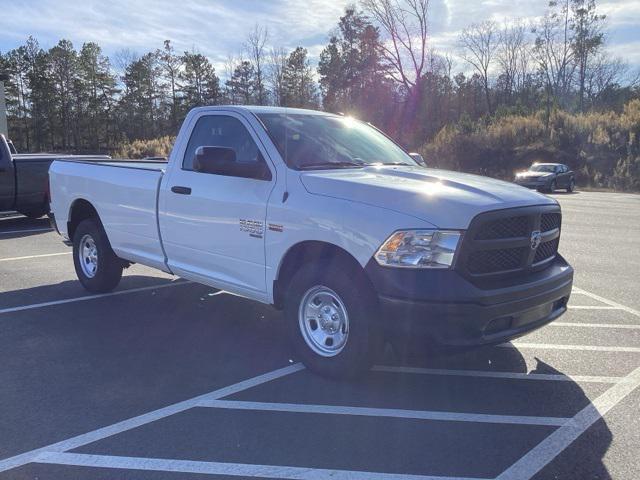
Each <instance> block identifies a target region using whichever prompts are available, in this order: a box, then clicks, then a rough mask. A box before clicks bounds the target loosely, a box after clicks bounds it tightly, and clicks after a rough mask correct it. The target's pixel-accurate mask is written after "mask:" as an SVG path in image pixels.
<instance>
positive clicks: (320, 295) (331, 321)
mask: <svg viewBox="0 0 640 480" xmlns="http://www.w3.org/2000/svg"><path fill="white" fill-rule="evenodd" d="M298 322H299V325H300V332H301V333H302V337H303V338H304V341H305V342H306V344H307V345H308V346H309V348H311V350H313V351H314V352H315V353H317V354H318V355H321V356H323V357H334V356H336V355H338V354H339V353H340V352H341V351H342V350H344V347H345V346H346V344H347V339H348V338H349V315H348V314H347V308H346V307H345V305H344V302H343V301H342V299H341V298H340V296H339V295H338V294H337V293H336V292H334V291H333V290H331V289H330V288H329V287H325V286H323V285H317V286H315V287H312V288H310V289H309V290H307V292H306V293H305V294H304V295H303V297H302V301H301V302H300V308H299V311H298Z"/></svg>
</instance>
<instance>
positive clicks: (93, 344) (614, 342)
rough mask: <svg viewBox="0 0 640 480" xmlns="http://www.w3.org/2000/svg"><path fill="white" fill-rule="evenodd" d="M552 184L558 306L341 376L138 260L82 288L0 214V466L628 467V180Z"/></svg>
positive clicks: (637, 470)
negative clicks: (521, 327) (565, 263)
mask: <svg viewBox="0 0 640 480" xmlns="http://www.w3.org/2000/svg"><path fill="white" fill-rule="evenodd" d="M555 197H556V198H557V199H558V200H559V201H560V203H561V205H562V207H563V213H564V220H563V237H562V241H561V245H560V250H561V252H562V253H563V254H564V256H565V257H566V258H567V259H568V260H569V262H570V263H572V264H573V266H574V267H575V269H576V278H575V289H574V292H573V295H572V298H571V301H570V309H569V311H568V312H567V314H566V315H564V316H563V317H561V318H560V319H559V320H557V321H556V322H554V323H553V324H551V325H548V326H547V327H545V328H543V329H541V330H538V331H536V332H534V333H532V334H530V335H528V336H526V337H523V338H521V339H518V340H516V341H515V342H514V343H512V344H506V345H500V346H496V347H491V348H484V349H481V350H475V351H473V352H458V353H455V354H450V355H444V356H437V357H433V356H430V355H424V356H420V355H416V356H414V357H412V358H411V359H410V360H403V361H400V360H399V359H397V358H396V357H394V355H393V354H392V353H391V352H389V351H388V352H387V354H386V355H385V356H384V358H382V359H381V361H380V364H379V365H377V366H376V367H374V369H373V370H372V371H371V372H370V373H369V374H368V375H366V376H365V377H364V378H362V379H359V380H358V381H354V382H348V383H345V382H334V381H330V380H326V379H323V378H320V377H317V376H315V375H313V374H311V373H310V372H308V371H306V370H305V369H304V368H303V367H302V366H301V365H300V364H299V363H297V361H296V359H295V358H293V357H292V352H291V349H290V348H289V345H288V343H287V340H286V337H285V334H284V328H283V325H282V318H281V316H280V314H279V313H278V312H276V311H274V310H272V309H270V308H268V307H265V306H262V305H260V304H257V303H254V302H250V301H247V300H244V299H241V298H239V297H236V296H232V295H229V294H226V293H224V292H213V291H212V290H211V289H209V288H207V287H204V286H200V285H196V284H191V283H188V282H185V281H183V280H180V279H176V278H173V277H170V276H168V275H164V274H162V273H158V272H155V271H153V270H151V269H148V268H145V267H141V266H137V265H136V266H133V267H132V268H130V269H129V270H127V271H126V273H125V278H124V279H123V281H122V283H121V284H120V286H119V287H118V289H117V290H116V291H115V292H114V293H112V294H107V295H94V296H91V295H88V294H87V293H86V292H85V291H84V290H83V289H82V287H81V286H80V284H79V283H78V282H77V280H76V277H75V273H74V271H73V265H72V261H71V256H70V253H69V251H70V250H69V249H68V248H67V247H65V246H64V245H63V244H62V243H61V242H60V239H59V237H58V236H57V235H56V234H55V233H54V232H52V231H51V230H50V229H49V228H48V223H47V221H46V220H45V219H41V220H29V219H26V218H20V217H4V218H0V480H4V479H35V478H38V479H76V478H78V479H91V480H93V479H107V478H109V479H114V478H118V479H178V478H180V479H183V478H186V479H197V478H238V477H241V478H252V477H253V478H273V479H305V480H306V479H309V480H316V479H326V478H333V479H340V480H342V479H349V480H352V479H385V480H391V479H394V480H396V479H398V480H399V479H407V480H409V479H415V480H418V479H421V480H426V479H439V480H449V479H493V478H497V479H501V480H504V479H513V480H515V479H517V480H520V479H528V478H535V479H555V478H558V479H565V478H567V479H568V478H571V479H573V478H575V479H596V478H597V479H608V478H614V479H637V478H640V415H639V413H640V388H638V387H639V386H640V284H639V282H638V279H637V276H638V273H639V272H640V196H638V195H625V194H613V193H589V192H578V193H575V194H571V195H569V194H566V195H563V194H557V195H555Z"/></svg>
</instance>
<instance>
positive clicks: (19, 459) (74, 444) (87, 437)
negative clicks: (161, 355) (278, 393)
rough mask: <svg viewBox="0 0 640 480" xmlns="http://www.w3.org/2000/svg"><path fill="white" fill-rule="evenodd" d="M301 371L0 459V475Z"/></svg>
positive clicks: (253, 381)
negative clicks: (42, 457)
mask: <svg viewBox="0 0 640 480" xmlns="http://www.w3.org/2000/svg"><path fill="white" fill-rule="evenodd" d="M303 369H304V367H303V366H302V365H301V364H299V363H296V364H293V365H289V366H286V367H284V368H280V369H278V370H274V371H272V372H269V373H265V374H263V375H259V376H257V377H253V378H250V379H249V380H244V381H242V382H239V383H236V384H234V385H230V386H228V387H224V388H220V389H218V390H214V391H212V392H209V393H205V394H204V395H200V396H198V397H194V398H191V399H189V400H184V401H182V402H178V403H174V404H173V405H169V406H167V407H163V408H160V409H158V410H154V411H152V412H149V413H144V414H142V415H138V416H137V417H133V418H130V419H128V420H124V421H122V422H118V423H114V424H113V425H109V426H108V427H103V428H99V429H98V430H93V431H92V432H88V433H83V434H82V435H78V436H75V437H72V438H69V439H67V440H62V441H61V442H57V443H53V444H51V445H48V446H46V447H42V448H37V449H35V450H31V451H29V452H25V453H22V454H20V455H16V456H13V457H10V458H5V459H4V460H0V472H4V471H6V470H11V469H12V468H17V467H20V466H22V465H26V464H27V463H32V462H34V461H35V459H36V458H38V456H39V455H41V454H43V453H46V452H66V451H67V450H72V449H74V448H78V447H81V446H83V445H87V444H88V443H93V442H97V441H98V440H102V439H104V438H107V437H111V436H113V435H117V434H119V433H122V432H126V431H128V430H131V429H132V428H136V427H140V426H142V425H146V424H147V423H151V422H155V421H156V420H160V419H162V418H165V417H168V416H170V415H174V414H176V413H180V412H184V411H185V410H188V409H190V408H193V407H196V406H198V405H199V404H200V403H201V402H203V401H205V400H214V399H218V398H222V397H226V396H228V395H233V394H234V393H238V392H241V391H243V390H246V389H248V388H252V387H255V386H257V385H260V384H262V383H266V382H270V381H271V380H275V379H277V378H280V377H284V376H285V375H289V374H291V373H294V372H297V371H299V370H303Z"/></svg>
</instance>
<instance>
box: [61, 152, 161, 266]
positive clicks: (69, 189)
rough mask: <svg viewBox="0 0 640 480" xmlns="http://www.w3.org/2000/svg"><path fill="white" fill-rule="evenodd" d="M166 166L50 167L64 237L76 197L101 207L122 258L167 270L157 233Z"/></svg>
mask: <svg viewBox="0 0 640 480" xmlns="http://www.w3.org/2000/svg"><path fill="white" fill-rule="evenodd" d="M166 165H167V163H166V162H165V161H158V160H139V161H135V160H128V159H122V160H119V159H115V160H113V159H100V160H89V159H84V160H83V159H77V158H63V159H56V160H55V161H54V162H53V163H52V164H51V168H50V169H49V177H50V178H51V183H52V185H56V188H55V194H54V195H52V198H51V201H52V204H51V206H52V211H54V212H57V213H56V223H57V225H58V227H59V229H60V231H61V233H63V234H65V233H66V224H67V221H68V218H67V215H68V212H69V210H70V207H71V206H72V205H73V203H74V202H75V201H76V200H77V199H83V200H86V201H87V202H89V203H90V204H91V205H92V206H93V208H95V209H96V211H97V212H98V214H99V216H100V221H101V222H102V223H103V225H104V227H105V230H106V231H107V232H108V236H109V241H110V242H111V246H112V248H113V250H114V251H115V252H116V254H117V255H119V256H120V257H121V258H125V259H126V260H130V261H133V262H138V261H141V260H143V261H144V263H145V264H146V265H150V266H153V267H156V268H160V269H166V266H165V265H164V253H163V251H162V246H161V242H160V236H159V233H158V219H157V209H158V187H159V185H160V181H161V179H162V177H163V175H164V170H165V167H166Z"/></svg>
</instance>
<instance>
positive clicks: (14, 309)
mask: <svg viewBox="0 0 640 480" xmlns="http://www.w3.org/2000/svg"><path fill="white" fill-rule="evenodd" d="M189 283H192V282H190V281H187V280H185V281H182V280H178V281H174V282H171V283H161V284H160V285H151V286H148V287H139V288H130V289H129V290H118V291H117V292H111V293H98V294H96V295H86V296H84V297H74V298H66V299H64V300H53V301H51V302H42V303H32V304H30V305H21V306H19V307H9V308H3V309H0V314H3V313H14V312H22V311H24V310H32V309H34V308H43V307H51V306H53V305H63V304H65V303H74V302H84V301H86V300H94V299H96V298H105V297H115V296H118V295H126V294H128V293H137V292H145V291H147V290H159V289H161V288H168V287H177V286H179V285H186V284H189Z"/></svg>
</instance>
